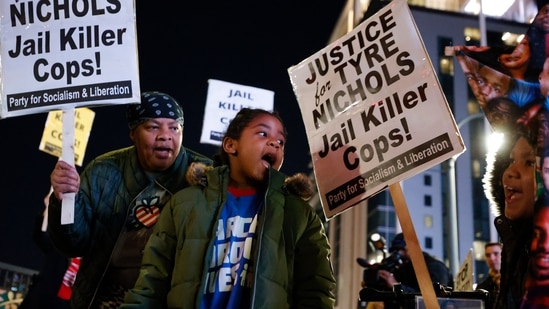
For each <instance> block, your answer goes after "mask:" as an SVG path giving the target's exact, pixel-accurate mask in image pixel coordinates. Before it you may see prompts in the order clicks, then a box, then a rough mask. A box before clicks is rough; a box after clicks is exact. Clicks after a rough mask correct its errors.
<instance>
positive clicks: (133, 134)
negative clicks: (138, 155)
mask: <svg viewBox="0 0 549 309" xmlns="http://www.w3.org/2000/svg"><path fill="white" fill-rule="evenodd" d="M130 139H131V140H132V141H135V129H132V130H130Z"/></svg>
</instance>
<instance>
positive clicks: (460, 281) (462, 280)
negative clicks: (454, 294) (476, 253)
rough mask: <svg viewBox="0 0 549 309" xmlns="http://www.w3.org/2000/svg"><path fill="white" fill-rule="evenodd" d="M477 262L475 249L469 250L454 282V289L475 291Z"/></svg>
mask: <svg viewBox="0 0 549 309" xmlns="http://www.w3.org/2000/svg"><path fill="white" fill-rule="evenodd" d="M474 269H475V262H474V261H473V249H470V250H469V253H467V257H465V260H464V261H463V263H461V267H460V268H459V272H458V273H457V275H456V278H455V280H454V281H455V282H454V291H474V290H475V289H474V286H473V284H474V282H475V271H474Z"/></svg>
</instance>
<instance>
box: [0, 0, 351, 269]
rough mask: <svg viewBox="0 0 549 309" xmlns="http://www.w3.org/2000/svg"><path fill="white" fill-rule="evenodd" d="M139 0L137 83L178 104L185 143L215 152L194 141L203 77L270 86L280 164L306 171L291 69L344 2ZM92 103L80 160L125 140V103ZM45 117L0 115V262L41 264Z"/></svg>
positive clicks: (318, 44) (324, 40)
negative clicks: (281, 146)
mask: <svg viewBox="0 0 549 309" xmlns="http://www.w3.org/2000/svg"><path fill="white" fill-rule="evenodd" d="M136 2H137V4H136V6H137V8H136V10H137V11H136V19H137V35H138V52H139V70H140V87H141V90H142V91H151V90H157V91H162V92H166V93H169V94H171V95H172V96H174V97H175V98H176V99H177V100H178V101H179V102H180V103H181V105H182V106H183V109H184V113H185V129H184V133H183V136H184V140H183V143H184V145H185V146H187V147H188V148H190V149H193V150H196V151H198V152H201V153H203V154H205V155H208V156H211V155H213V154H214V153H215V151H216V150H217V149H216V147H215V146H212V145H205V144H200V133H201V130H202V121H203V119H202V117H203V116H202V115H203V113H204V104H205V101H206V95H207V87H208V84H207V80H208V79H218V80H223V81H227V82H232V83H237V84H242V85H248V86H253V87H258V88H264V89H269V90H272V91H274V92H275V110H277V111H279V112H280V114H281V116H282V118H283V119H284V120H285V123H286V127H287V129H288V131H289V136H288V143H287V145H286V158H285V161H284V165H283V166H282V171H284V172H285V173H287V174H293V173H295V172H310V170H309V169H308V165H309V161H310V155H309V146H308V143H307V138H306V135H305V129H304V126H303V122H302V118H301V113H300V110H299V105H298V103H297V101H296V98H295V95H294V93H293V90H292V87H291V84H290V79H289V77H288V73H287V69H288V68H289V67H290V66H292V65H295V64H298V63H299V62H301V61H302V60H304V59H305V58H307V57H309V56H310V55H312V54H314V53H315V52H317V51H318V50H320V49H322V48H323V47H325V46H326V45H327V44H328V40H329V37H330V35H331V32H332V30H333V28H334V26H335V24H336V22H337V19H338V18H339V15H340V13H341V11H342V9H343V7H344V4H345V1H343V0H286V1H275V2H270V3H269V2H263V1H249V0H246V1H219V0H216V1H196V2H193V3H192V4H191V3H190V2H182V1H167V0H155V1H150V0H137V1H136ZM2 78H9V76H2ZM93 110H94V111H95V112H96V114H95V120H94V123H93V129H92V132H91V135H90V139H89V142H88V147H87V151H86V154H85V158H84V165H85V164H86V163H87V162H88V161H89V160H90V159H92V158H94V157H95V156H97V155H99V154H101V153H104V152H106V151H109V150H112V149H115V148H120V147H125V146H128V145H130V144H131V141H130V139H129V136H128V129H127V126H126V121H125V113H124V111H125V107H124V106H105V107H98V108H93ZM46 117H47V113H42V114H34V115H26V116H18V117H11V118H5V119H0V132H2V143H1V144H2V156H1V157H2V168H1V175H2V177H0V198H1V200H2V202H0V235H2V240H1V242H0V243H1V244H2V248H1V249H0V262H4V263H9V264H14V265H17V266H22V267H27V268H31V269H35V270H39V269H40V268H41V267H42V253H41V252H40V250H39V249H38V248H37V247H36V245H35V244H34V242H33V240H32V227H33V222H34V219H35V217H36V215H37V214H39V213H40V212H41V211H42V210H43V207H44V206H43V202H42V201H43V197H44V195H46V194H47V192H48V190H49V187H50V184H49V175H50V173H51V171H52V169H53V167H54V165H55V162H56V161H57V158H56V157H53V156H51V155H49V154H46V153H44V152H42V151H40V150H38V146H39V143H40V140H41V138H42V132H43V129H44V124H45V121H46ZM79 169H80V170H81V168H79Z"/></svg>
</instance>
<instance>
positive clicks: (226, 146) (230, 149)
mask: <svg viewBox="0 0 549 309" xmlns="http://www.w3.org/2000/svg"><path fill="white" fill-rule="evenodd" d="M237 144H238V143H237V141H235V140H234V139H232V138H230V137H225V138H224V139H223V143H222V147H223V151H224V152H225V153H227V154H233V155H234V154H236V146H237Z"/></svg>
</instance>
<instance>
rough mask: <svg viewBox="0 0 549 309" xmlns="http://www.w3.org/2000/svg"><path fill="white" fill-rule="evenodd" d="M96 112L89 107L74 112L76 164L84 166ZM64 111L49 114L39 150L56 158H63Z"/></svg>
mask: <svg viewBox="0 0 549 309" xmlns="http://www.w3.org/2000/svg"><path fill="white" fill-rule="evenodd" d="M94 117H95V112H94V111H92V110H91V109H89V108H87V107H81V108H76V109H75V110H74V162H75V164H76V165H78V166H82V162H83V161H84V154H85V153H86V146H87V145H88V139H89V137H90V132H91V128H92V124H93V118H94ZM62 133H63V111H61V110H56V111H51V112H49V113H48V118H47V119H46V125H45V128H44V133H43V134H42V140H41V141H40V146H39V147H38V149H40V150H41V151H44V152H46V153H49V154H51V155H53V156H56V157H61V153H62V148H63V134H62Z"/></svg>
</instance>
